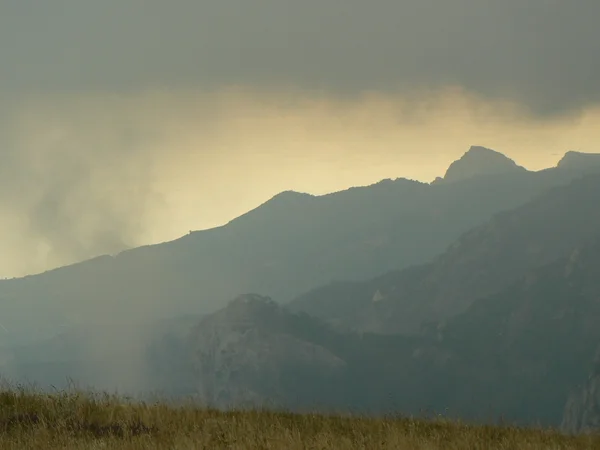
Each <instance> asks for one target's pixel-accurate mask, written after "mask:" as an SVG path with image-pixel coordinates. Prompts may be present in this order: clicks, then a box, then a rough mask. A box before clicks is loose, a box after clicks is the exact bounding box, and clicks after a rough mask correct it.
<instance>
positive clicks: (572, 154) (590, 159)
mask: <svg viewBox="0 0 600 450" xmlns="http://www.w3.org/2000/svg"><path fill="white" fill-rule="evenodd" d="M556 167H558V168H561V169H574V170H589V169H592V170H593V169H596V170H597V169H598V168H600V153H581V152H576V151H568V152H567V153H565V155H564V156H563V157H562V158H561V160H560V161H559V162H558V164H557V165H556Z"/></svg>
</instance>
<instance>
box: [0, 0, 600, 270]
mask: <svg viewBox="0 0 600 450" xmlns="http://www.w3.org/2000/svg"><path fill="white" fill-rule="evenodd" d="M598 17H600V2H598V0H576V1H570V2H568V1H564V0H560V1H559V0H503V1H502V2H499V1H492V0H371V1H368V2H366V1H362V0H361V1H359V0H344V1H340V0H319V1H317V0H303V1H294V2H292V1H288V0H277V1H276V0H218V1H216V0H215V1H207V0H171V1H169V2H166V1H164V0H163V1H159V0H103V1H92V0H53V1H51V2H50V1H40V0H35V1H34V0H0V236H2V237H1V238H0V276H19V275H23V274H27V273H33V272H38V271H41V270H44V269H47V268H50V267H55V266H58V265H62V264H66V263H69V262H73V261H78V260H82V259H85V258H88V257H92V256H95V255H97V254H103V253H114V252H118V251H119V250H121V249H123V248H126V247H130V246H135V245H141V244H145V243H152V242H160V241H164V240H167V239H173V238H176V237H177V236H179V235H182V234H185V233H187V231H188V230H192V229H194V230H195V229H203V228H208V227H212V226H217V225H221V224H223V223H225V222H227V221H228V220H230V219H232V218H234V217H236V216H238V215H240V214H242V213H244V212H245V211H247V210H249V209H251V208H253V207H255V206H257V205H258V204H260V203H262V202H264V201H265V200H267V199H268V198H270V197H271V196H273V195H275V194H276V193H277V192H280V191H282V190H287V189H294V190H298V191H302V192H310V193H314V194H321V193H325V192H331V191H334V190H339V189H344V188H347V187H349V186H353V185H365V184H370V183H374V182H377V181H378V180H380V179H382V178H396V177H407V178H412V179H418V180H421V181H431V180H432V179H434V178H435V177H436V176H439V175H443V173H444V171H445V169H446V168H447V166H448V165H449V164H450V163H451V162H452V161H453V160H455V159H457V158H459V157H460V156H461V154H462V153H464V152H465V151H466V150H467V149H468V148H469V147H470V146H471V145H483V146H487V147H490V148H493V149H496V150H498V151H501V152H503V153H505V154H506V155H508V156H510V157H511V158H513V159H515V160H516V162H517V163H519V164H521V165H523V166H525V167H527V168H530V169H534V170H537V169H540V168H544V167H548V166H552V165H554V164H556V162H557V161H558V160H559V159H560V157H561V156H562V154H564V153H565V152H566V151H568V150H580V151H584V152H600V149H599V145H598V143H599V142H600V126H599V125H600V76H599V75H598V73H599V70H600V28H599V27H597V24H596V21H597V18H598Z"/></svg>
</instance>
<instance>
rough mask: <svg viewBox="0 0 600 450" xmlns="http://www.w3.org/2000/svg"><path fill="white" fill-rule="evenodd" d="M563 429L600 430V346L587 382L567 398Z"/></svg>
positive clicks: (565, 430) (566, 430) (572, 430)
mask: <svg viewBox="0 0 600 450" xmlns="http://www.w3.org/2000/svg"><path fill="white" fill-rule="evenodd" d="M561 429H562V430H563V431H564V432H566V433H588V432H598V431H600V346H599V347H598V352H597V353H596V358H595V361H594V367H593V369H592V373H591V374H590V376H589V377H588V380H587V382H586V384H585V385H584V386H583V387H582V388H580V389H579V390H577V391H575V392H573V393H572V394H571V395H570V396H569V398H568V400H567V404H566V405H565V412H564V416H563V421H562V424H561Z"/></svg>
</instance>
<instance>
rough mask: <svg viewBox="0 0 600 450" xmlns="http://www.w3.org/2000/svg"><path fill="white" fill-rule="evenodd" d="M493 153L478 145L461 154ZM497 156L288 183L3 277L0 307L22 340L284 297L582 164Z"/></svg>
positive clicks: (349, 275)
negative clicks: (432, 168)
mask: <svg viewBox="0 0 600 450" xmlns="http://www.w3.org/2000/svg"><path fill="white" fill-rule="evenodd" d="M490 152H492V151H491V150H482V149H480V148H472V149H471V150H470V151H469V152H467V153H469V156H468V158H467V157H465V160H466V161H467V162H468V161H469V160H474V159H477V158H479V157H478V156H477V155H478V154H482V155H483V154H485V155H488V157H489V154H490ZM488 157H484V158H483V159H486V160H487V158H488ZM493 158H494V161H496V160H498V161H504V159H505V158H503V157H498V156H494V157H493ZM479 159H481V158H479ZM463 163H464V161H463ZM496 163H497V161H496ZM496 163H495V164H496ZM461 164H462V163H461ZM500 165H501V166H502V167H503V168H504V169H502V170H500V171H499V172H498V171H497V170H496V169H494V170H492V172H493V174H490V172H489V170H491V169H489V165H486V166H485V167H484V169H485V170H484V172H483V173H479V172H476V173H475V175H476V176H473V177H467V178H465V179H462V180H457V181H453V182H451V183H450V182H448V183H434V184H431V185H430V184H427V183H420V182H416V181H410V180H405V179H397V180H384V181H382V182H380V183H377V184H374V185H372V186H367V187H359V188H352V189H348V190H346V191H342V192H337V193H333V194H328V195H324V196H318V197H316V196H311V195H308V194H298V193H293V192H285V193H282V194H279V195H278V196H275V198H273V199H272V200H270V201H268V202H266V203H265V204H263V205H261V206H259V207H258V208H256V209H254V210H252V211H250V212H248V213H246V214H244V215H242V216H240V217H238V218H237V219H234V220H232V221H231V222H230V223H228V224H227V225H225V226H223V227H219V228H215V229H211V230H206V231H200V232H193V233H191V234H189V235H186V236H184V237H182V238H180V239H178V240H175V241H172V242H168V243H163V244H158V245H152V246H145V247H140V248H136V249H132V250H128V251H125V252H122V253H121V254H119V255H117V256H115V257H108V256H105V257H100V258H96V259H94V260H90V261H86V262H83V263H80V264H74V265H71V266H68V267H64V268H60V269H57V270H54V271H49V272H47V273H44V274H39V275H34V276H29V277H25V278H21V279H15V280H6V281H0V316H2V317H3V321H4V322H5V323H6V322H8V323H12V324H19V326H18V327H10V328H12V329H10V335H9V336H10V339H11V342H22V341H23V340H30V341H31V340H35V339H41V338H44V337H48V336H51V335H53V334H56V333H58V332H59V331H60V330H61V329H62V328H63V327H64V326H65V320H66V321H67V322H69V319H65V318H66V317H70V316H71V315H72V316H78V317H80V318H81V320H82V321H84V322H85V321H86V320H88V321H90V320H91V321H96V320H101V319H102V318H104V319H105V320H108V319H110V320H115V318H123V320H133V319H135V320H141V321H143V320H147V319H151V318H153V317H169V316H177V315H180V314H188V313H193V314H196V313H198V314H205V313H209V312H212V311H215V310H217V309H219V308H220V307H222V306H223V305H225V304H226V302H227V301H228V300H229V299H230V298H234V297H235V296H237V295H239V294H240V293H243V292H260V293H262V294H264V295H268V296H270V297H272V298H275V299H278V301H283V302H286V301H289V300H291V299H293V298H295V297H297V296H298V295H300V294H301V293H303V292H307V291H308V290H310V289H313V288H315V287H317V286H320V285H323V284H326V283H330V282H332V281H335V280H354V281H359V280H364V279H370V278H373V277H375V276H378V275H380V274H382V273H386V272H389V271H391V270H396V269H401V268H405V267H408V266H411V265H415V264H423V263H426V262H428V261H430V260H431V259H432V258H434V257H435V256H436V255H438V254H439V253H441V252H442V251H444V249H445V248H446V247H447V246H448V245H450V244H451V243H452V242H453V241H454V240H455V239H456V238H457V237H459V236H460V235H461V234H462V233H464V232H465V231H466V230H468V229H470V228H472V227H474V226H476V225H478V224H481V223H482V222H485V221H486V220H488V219H489V218H490V217H491V216H492V215H494V214H496V213H498V212H500V211H503V210H508V209H511V208H514V207H516V206H519V205H521V204H523V203H525V202H527V201H528V200H529V199H531V198H533V197H535V196H536V195H538V194H540V193H542V192H544V191H545V190H547V189H548V188H550V187H552V186H557V185H562V184H566V183H568V182H569V181H571V180H573V179H575V178H578V177H579V176H581V174H582V173H584V171H579V170H578V169H575V170H573V169H569V170H566V169H562V168H558V167H557V168H554V169H548V170H545V171H542V172H528V171H524V170H520V169H518V168H517V169H514V167H513V164H512V163H510V162H509V163H506V161H504V162H500ZM482 167H483V166H482ZM509 167H512V169H508V170H505V169H506V168H509ZM586 167H587V165H586ZM482 170H483V169H482ZM586 170H587V168H586ZM486 171H487V172H486ZM466 173H467V174H469V176H470V175H473V172H472V171H470V172H469V171H467V172H466ZM486 173H487V175H486ZM165 299H168V301H165ZM31 310H35V311H38V313H39V314H40V316H43V317H44V321H43V322H41V321H37V322H36V321H34V320H33V318H32V316H31V315H30V314H29V311H31ZM67 313H68V314H67ZM104 319H103V320H104ZM80 322H81V321H80ZM66 325H67V326H68V325H69V323H67V324H66ZM71 325H73V324H72V323H71ZM82 325H83V324H82Z"/></svg>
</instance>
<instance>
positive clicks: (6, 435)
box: [0, 391, 600, 450]
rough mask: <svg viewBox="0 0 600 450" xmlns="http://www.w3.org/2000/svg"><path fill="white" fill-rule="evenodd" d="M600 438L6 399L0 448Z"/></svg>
mask: <svg viewBox="0 0 600 450" xmlns="http://www.w3.org/2000/svg"><path fill="white" fill-rule="evenodd" d="M599 445H600V438H599V437H595V436H578V437H572V436H565V435H561V434H559V433H558V432H556V431H553V430H544V429H529V430H528V429H519V428H514V427H507V426H502V427H501V426H498V427H493V426H487V427H478V426H469V425H464V424H460V423H455V422H448V421H443V420H439V419H438V420H436V421H419V420H413V419H409V418H387V419H383V418H381V419H366V418H360V417H348V416H324V415H317V414H307V415H295V414H289V413H285V412H268V411H246V412H241V411H232V412H227V413H222V412H217V411H214V410H208V409H200V408H197V407H196V408H194V407H190V406H183V407H174V406H168V405H167V404H160V403H157V404H152V405H149V404H136V403H131V402H125V401H122V400H119V399H118V398H113V397H102V398H98V397H91V396H86V395H75V394H68V393H65V394H55V395H52V396H42V395H35V394H32V393H27V392H14V391H5V392H2V393H0V447H1V448H2V449H6V450H17V449H18V450H21V449H24V448H44V449H47V450H55V449H64V448H77V449H83V450H85V449H90V450H91V449H98V448H107V449H113V450H121V449H149V450H153V449H157V450H158V449H165V448H173V449H192V448H194V449H207V450H208V449H210V450H213V449H282V450H283V449H285V450H288V449H292V450H294V449H323V450H328V449H347V450H352V449H364V448H369V449H381V450H384V449H389V450H391V449H394V450H409V449H410V450H419V449H422V450H425V449H428V450H437V449H440V450H441V449H444V450H446V449H467V448H469V449H475V448H477V449H484V448H485V449H489V450H501V449H507V448H527V449H530V450H542V449H548V448H556V449H561V450H583V449H592V448H598V446H599Z"/></svg>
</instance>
